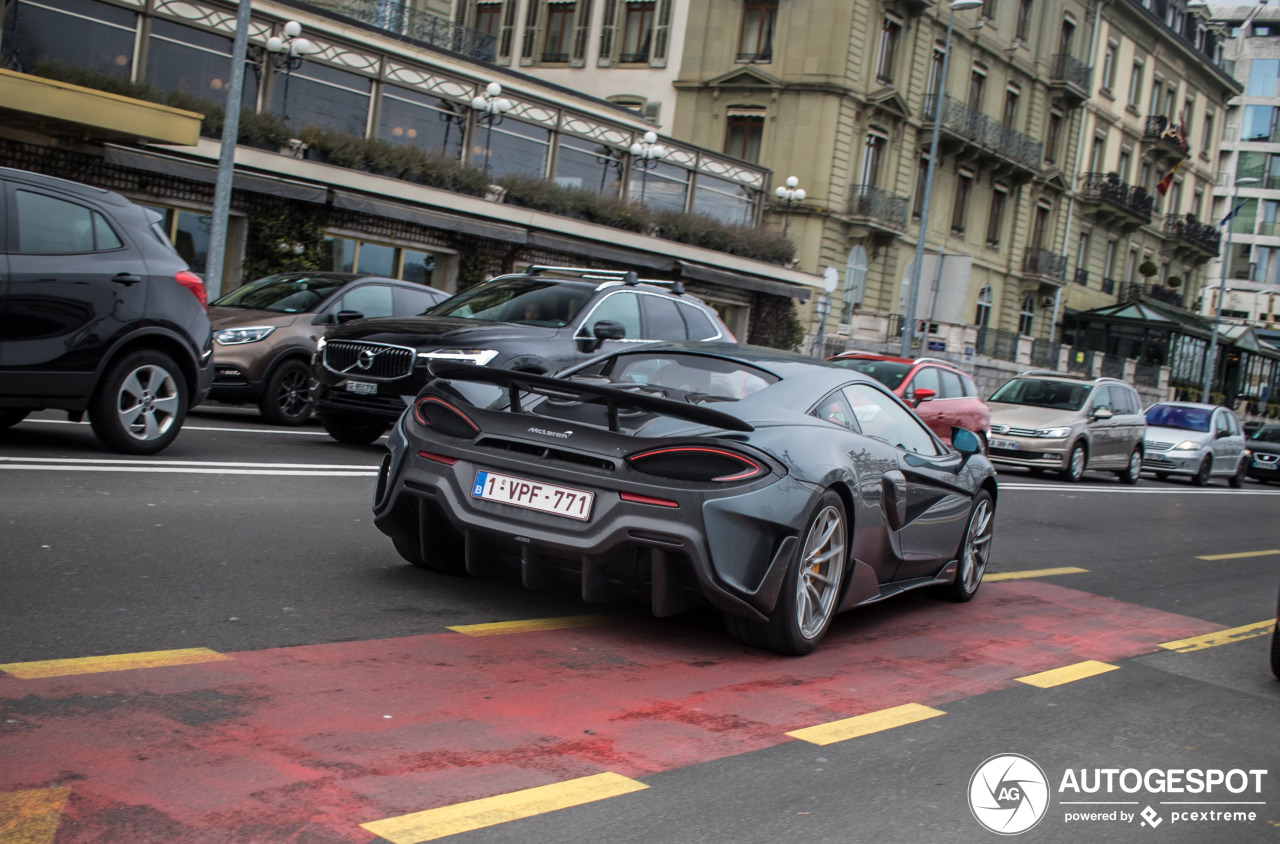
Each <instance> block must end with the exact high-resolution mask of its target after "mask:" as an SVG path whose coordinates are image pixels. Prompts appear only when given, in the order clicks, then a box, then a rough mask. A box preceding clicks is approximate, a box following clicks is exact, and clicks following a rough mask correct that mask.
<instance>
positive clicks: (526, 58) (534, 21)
mask: <svg viewBox="0 0 1280 844" xmlns="http://www.w3.org/2000/svg"><path fill="white" fill-rule="evenodd" d="M541 6H542V0H529V9H528V12H527V13H526V14H525V18H524V46H523V47H522V48H521V50H520V65H521V66H522V67H528V66H529V65H531V64H533V63H534V61H535V60H536V59H537V52H538V34H539V27H538V12H539V11H540V10H541Z"/></svg>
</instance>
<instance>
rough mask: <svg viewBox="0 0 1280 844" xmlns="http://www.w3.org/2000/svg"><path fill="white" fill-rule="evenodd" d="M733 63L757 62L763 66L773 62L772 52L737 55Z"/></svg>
mask: <svg viewBox="0 0 1280 844" xmlns="http://www.w3.org/2000/svg"><path fill="white" fill-rule="evenodd" d="M734 61H738V62H759V63H760V64H764V63H766V62H771V61H773V51H772V50H765V51H764V52H757V53H738V55H737V57H736V58H735V59H734Z"/></svg>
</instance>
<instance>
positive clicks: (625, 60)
mask: <svg viewBox="0 0 1280 844" xmlns="http://www.w3.org/2000/svg"><path fill="white" fill-rule="evenodd" d="M647 61H649V53H648V52H644V53H622V54H621V55H619V56H618V63H619V64H644V63H645V62H647Z"/></svg>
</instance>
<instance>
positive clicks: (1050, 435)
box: [1036, 428, 1071, 440]
mask: <svg viewBox="0 0 1280 844" xmlns="http://www.w3.org/2000/svg"><path fill="white" fill-rule="evenodd" d="M1070 434H1071V429H1070V428H1036V436H1037V437H1044V438H1045V439H1050V440H1060V439H1064V438H1065V437H1068V436H1070Z"/></svg>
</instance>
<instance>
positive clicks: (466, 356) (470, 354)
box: [418, 349, 498, 366]
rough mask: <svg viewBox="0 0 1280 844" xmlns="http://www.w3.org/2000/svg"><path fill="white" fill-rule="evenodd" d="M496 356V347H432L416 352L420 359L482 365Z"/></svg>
mask: <svg viewBox="0 0 1280 844" xmlns="http://www.w3.org/2000/svg"><path fill="white" fill-rule="evenodd" d="M497 356H498V350H497V349H434V350H432V351H430V352H418V358H419V359H420V360H451V361H454V362H455V363H474V364H475V365H476V366H484V365H485V364H486V363H488V362H489V361H491V360H493V359H494V358H496V357H497Z"/></svg>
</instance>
